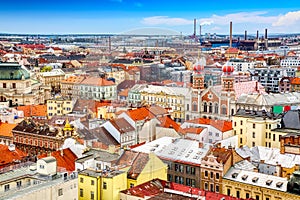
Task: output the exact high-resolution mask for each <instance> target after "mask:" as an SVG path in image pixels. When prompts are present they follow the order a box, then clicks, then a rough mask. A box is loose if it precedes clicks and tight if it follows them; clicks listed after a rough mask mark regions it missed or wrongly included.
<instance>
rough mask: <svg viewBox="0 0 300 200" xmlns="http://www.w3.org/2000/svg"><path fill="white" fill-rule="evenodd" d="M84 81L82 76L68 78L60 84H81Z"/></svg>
mask: <svg viewBox="0 0 300 200" xmlns="http://www.w3.org/2000/svg"><path fill="white" fill-rule="evenodd" d="M84 79H85V77H84V76H70V77H69V78H67V79H65V80H62V81H61V82H62V83H74V84H75V83H78V84H79V83H81V82H82V81H83V80H84Z"/></svg>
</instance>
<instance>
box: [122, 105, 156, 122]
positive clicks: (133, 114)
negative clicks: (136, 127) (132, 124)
mask: <svg viewBox="0 0 300 200" xmlns="http://www.w3.org/2000/svg"><path fill="white" fill-rule="evenodd" d="M126 113H127V114H128V116H129V117H130V118H131V119H133V120H134V121H140V120H147V119H153V118H154V115H153V114H152V113H151V112H149V110H148V109H147V108H146V107H142V108H137V109H134V110H128V111H127V112H126Z"/></svg>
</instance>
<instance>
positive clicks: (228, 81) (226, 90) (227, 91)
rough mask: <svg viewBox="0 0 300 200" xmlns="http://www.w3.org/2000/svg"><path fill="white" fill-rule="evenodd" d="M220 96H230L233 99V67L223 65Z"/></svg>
mask: <svg viewBox="0 0 300 200" xmlns="http://www.w3.org/2000/svg"><path fill="white" fill-rule="evenodd" d="M222 71H223V74H222V78H221V81H222V95H223V96H230V97H234V76H233V71H234V67H233V66H230V65H227V64H225V65H224V66H223V67H222Z"/></svg>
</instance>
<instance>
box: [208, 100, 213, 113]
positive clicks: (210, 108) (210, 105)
mask: <svg viewBox="0 0 300 200" xmlns="http://www.w3.org/2000/svg"><path fill="white" fill-rule="evenodd" d="M212 109H213V106H212V103H211V102H210V103H209V113H212V112H213V111H212Z"/></svg>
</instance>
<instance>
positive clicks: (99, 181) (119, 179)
mask: <svg viewBox="0 0 300 200" xmlns="http://www.w3.org/2000/svg"><path fill="white" fill-rule="evenodd" d="M126 176H127V174H126V173H125V172H120V171H111V172H100V171H94V170H83V171H82V172H80V173H79V174H78V199H79V200H86V199H90V200H107V199H111V200H119V199H120V196H119V192H120V191H121V190H124V189H127V187H126V186H127V185H126Z"/></svg>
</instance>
